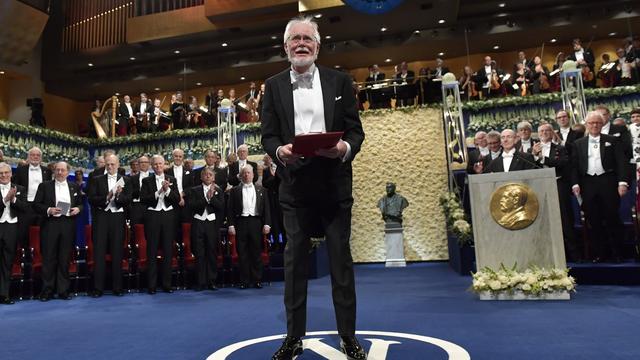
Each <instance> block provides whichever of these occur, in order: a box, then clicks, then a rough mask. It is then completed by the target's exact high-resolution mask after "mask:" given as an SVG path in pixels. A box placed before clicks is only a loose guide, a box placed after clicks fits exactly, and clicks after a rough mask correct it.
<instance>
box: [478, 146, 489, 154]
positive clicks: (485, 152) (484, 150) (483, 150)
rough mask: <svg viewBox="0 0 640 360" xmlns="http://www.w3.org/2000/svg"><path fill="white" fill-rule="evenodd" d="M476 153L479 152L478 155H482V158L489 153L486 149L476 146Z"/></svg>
mask: <svg viewBox="0 0 640 360" xmlns="http://www.w3.org/2000/svg"><path fill="white" fill-rule="evenodd" d="M478 151H480V155H482V156H487V155H489V153H490V151H489V148H488V147H480V146H478Z"/></svg>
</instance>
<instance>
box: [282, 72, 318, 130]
mask: <svg viewBox="0 0 640 360" xmlns="http://www.w3.org/2000/svg"><path fill="white" fill-rule="evenodd" d="M307 74H310V75H311V76H312V79H313V80H312V84H311V87H310V88H308V87H307V86H295V85H296V84H297V83H298V80H297V79H296V76H297V74H296V72H295V71H294V70H291V72H290V75H291V83H292V84H294V89H293V110H294V113H295V115H294V124H295V134H296V135H301V134H308V133H325V132H327V129H326V126H325V122H324V102H323V98H322V86H321V84H320V72H319V71H318V70H317V68H316V66H315V65H311V67H310V68H309V70H307V72H306V73H305V74H301V75H307ZM307 76H309V75H307Z"/></svg>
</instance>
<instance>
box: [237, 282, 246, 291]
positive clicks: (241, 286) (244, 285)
mask: <svg viewBox="0 0 640 360" xmlns="http://www.w3.org/2000/svg"><path fill="white" fill-rule="evenodd" d="M246 288H247V284H245V283H240V285H239V286H238V289H243V290H244V289H246Z"/></svg>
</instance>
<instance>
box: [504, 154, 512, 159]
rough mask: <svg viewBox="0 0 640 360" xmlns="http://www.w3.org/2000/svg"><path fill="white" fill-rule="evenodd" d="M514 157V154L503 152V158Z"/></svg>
mask: <svg viewBox="0 0 640 360" xmlns="http://www.w3.org/2000/svg"><path fill="white" fill-rule="evenodd" d="M512 157H513V154H507V153H503V154H502V158H503V159H506V158H512Z"/></svg>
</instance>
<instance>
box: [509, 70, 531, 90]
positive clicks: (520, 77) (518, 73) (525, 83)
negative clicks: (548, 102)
mask: <svg viewBox="0 0 640 360" xmlns="http://www.w3.org/2000/svg"><path fill="white" fill-rule="evenodd" d="M530 77H531V72H530V71H529V70H527V68H526V67H525V65H524V64H523V63H521V62H518V63H516V67H515V69H514V74H513V84H514V86H513V89H514V90H515V92H514V94H513V95H516V96H525V95H526V94H527V89H528V87H529V79H530Z"/></svg>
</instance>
